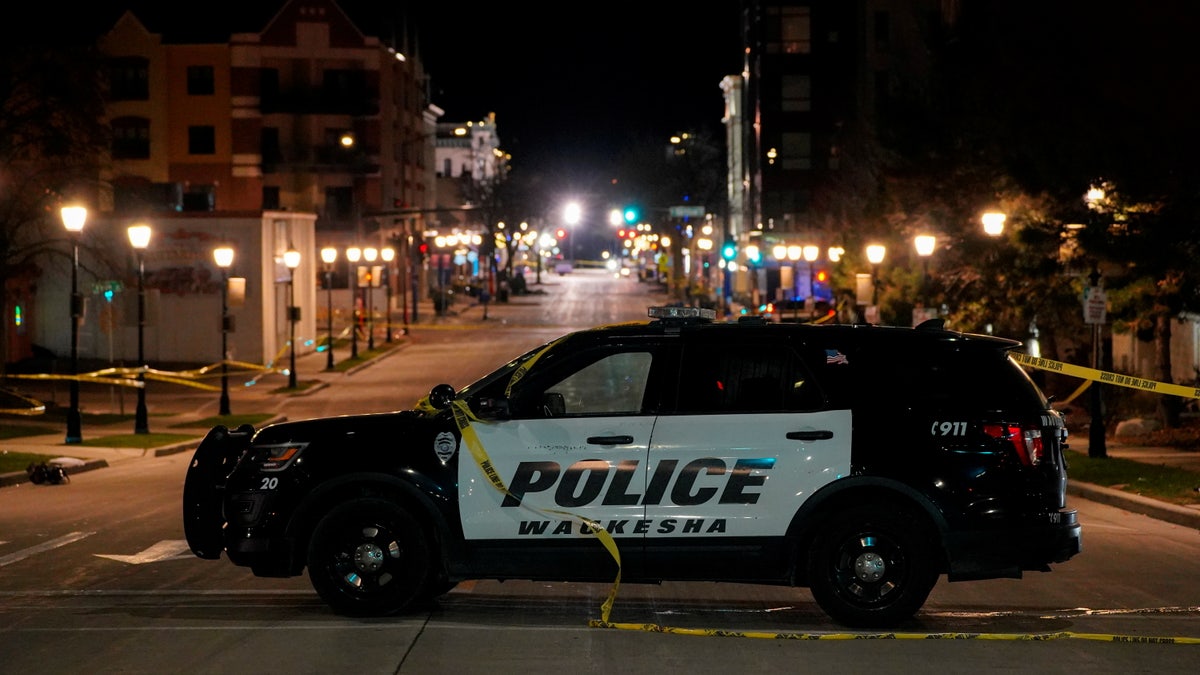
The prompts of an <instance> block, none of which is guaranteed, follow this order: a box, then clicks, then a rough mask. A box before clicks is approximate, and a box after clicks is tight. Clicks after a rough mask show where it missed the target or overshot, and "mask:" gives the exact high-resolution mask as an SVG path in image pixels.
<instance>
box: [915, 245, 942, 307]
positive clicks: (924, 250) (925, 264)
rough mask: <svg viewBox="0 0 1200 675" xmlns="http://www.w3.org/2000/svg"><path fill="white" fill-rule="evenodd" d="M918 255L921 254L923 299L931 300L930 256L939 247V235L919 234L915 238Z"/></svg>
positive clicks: (924, 300) (923, 300) (925, 300)
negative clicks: (929, 296)
mask: <svg viewBox="0 0 1200 675" xmlns="http://www.w3.org/2000/svg"><path fill="white" fill-rule="evenodd" d="M913 246H914V247H915V248H916V249H917V255H919V256H921V301H922V302H926V303H927V302H929V298H928V297H927V296H928V295H929V256H931V255H933V250H934V249H935V248H937V237H935V236H933V235H932V234H918V235H917V236H916V237H915V238H914V239H913Z"/></svg>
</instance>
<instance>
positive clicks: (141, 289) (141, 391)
mask: <svg viewBox="0 0 1200 675" xmlns="http://www.w3.org/2000/svg"><path fill="white" fill-rule="evenodd" d="M151 234H152V231H151V229H150V226H149V225H143V224H137V225H130V226H129V243H130V244H132V245H133V251H134V253H136V254H137V263H138V276H137V301H138V327H137V359H138V382H140V383H141V385H140V386H139V387H138V390H137V411H136V412H135V413H134V416H133V433H135V434H148V433H150V421H149V418H148V416H147V414H146V354H145V351H144V349H143V345H144V340H143V335H144V333H145V331H146V289H145V280H146V247H147V246H149V245H150V235H151Z"/></svg>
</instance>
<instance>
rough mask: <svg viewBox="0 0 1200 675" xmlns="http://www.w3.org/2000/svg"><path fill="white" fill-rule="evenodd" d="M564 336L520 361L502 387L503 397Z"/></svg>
mask: <svg viewBox="0 0 1200 675" xmlns="http://www.w3.org/2000/svg"><path fill="white" fill-rule="evenodd" d="M566 337H567V336H565V335H564V336H562V337H560V338H558V339H557V340H555V341H553V342H551V343H550V344H548V345H546V346H545V347H542V348H541V349H540V350H539V351H538V353H536V354H534V355H533V358H531V359H529V360H528V361H526V362H525V363H522V364H521V365H520V366H519V367H518V368H517V369H516V370H515V371H513V374H512V378H511V379H509V381H508V386H507V387H505V388H504V396H505V397H509V396H512V389H513V386H514V385H516V383H517V382H520V381H521V378H523V377H525V374H526V373H528V372H529V369H530V368H532V367H533V364H535V363H537V362H538V359H540V358H542V356H543V355H544V354H545V353H546V352H548V351H550V348H551V347H553V346H554V345H556V344H558V343H559V342H562V341H563V340H565V339H566Z"/></svg>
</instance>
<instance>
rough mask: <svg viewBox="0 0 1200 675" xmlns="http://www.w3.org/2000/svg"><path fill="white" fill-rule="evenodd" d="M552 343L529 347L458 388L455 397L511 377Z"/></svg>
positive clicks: (465, 395) (460, 396)
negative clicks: (520, 353)
mask: <svg viewBox="0 0 1200 675" xmlns="http://www.w3.org/2000/svg"><path fill="white" fill-rule="evenodd" d="M560 339H561V338H560ZM555 342H557V340H555ZM552 344H554V342H547V343H545V344H542V345H538V346H537V347H534V348H533V349H530V350H529V351H527V352H525V353H524V354H522V355H520V356H518V357H517V358H515V359H513V360H511V361H509V362H508V363H506V364H504V365H503V366H500V367H499V368H497V369H496V370H494V371H492V372H490V373H488V374H487V375H484V376H483V377H481V378H479V379H478V380H475V381H474V382H472V383H471V384H468V385H467V386H465V387H463V388H462V389H460V390H459V392H458V395H457V396H456V398H466V397H469V396H471V395H472V394H473V393H475V392H476V391H479V390H481V389H483V388H485V387H487V386H488V385H490V384H492V383H493V382H496V381H497V380H501V379H503V380H509V379H511V378H512V376H513V373H515V372H516V371H517V369H518V368H520V367H521V366H523V365H525V364H526V363H529V362H530V361H531V360H532V359H533V358H534V357H536V356H538V355H539V354H541V353H542V351H543V350H545V349H546V348H548V347H549V346H550V345H552Z"/></svg>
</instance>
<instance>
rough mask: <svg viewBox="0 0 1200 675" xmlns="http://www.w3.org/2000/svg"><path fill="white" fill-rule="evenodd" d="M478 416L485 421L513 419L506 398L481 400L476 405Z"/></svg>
mask: <svg viewBox="0 0 1200 675" xmlns="http://www.w3.org/2000/svg"><path fill="white" fill-rule="evenodd" d="M476 414H478V415H479V416H480V417H481V418H484V419H492V420H506V419H510V418H511V417H512V413H511V412H510V410H509V407H508V399H506V398H481V399H479V401H478V402H477V403H476Z"/></svg>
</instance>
